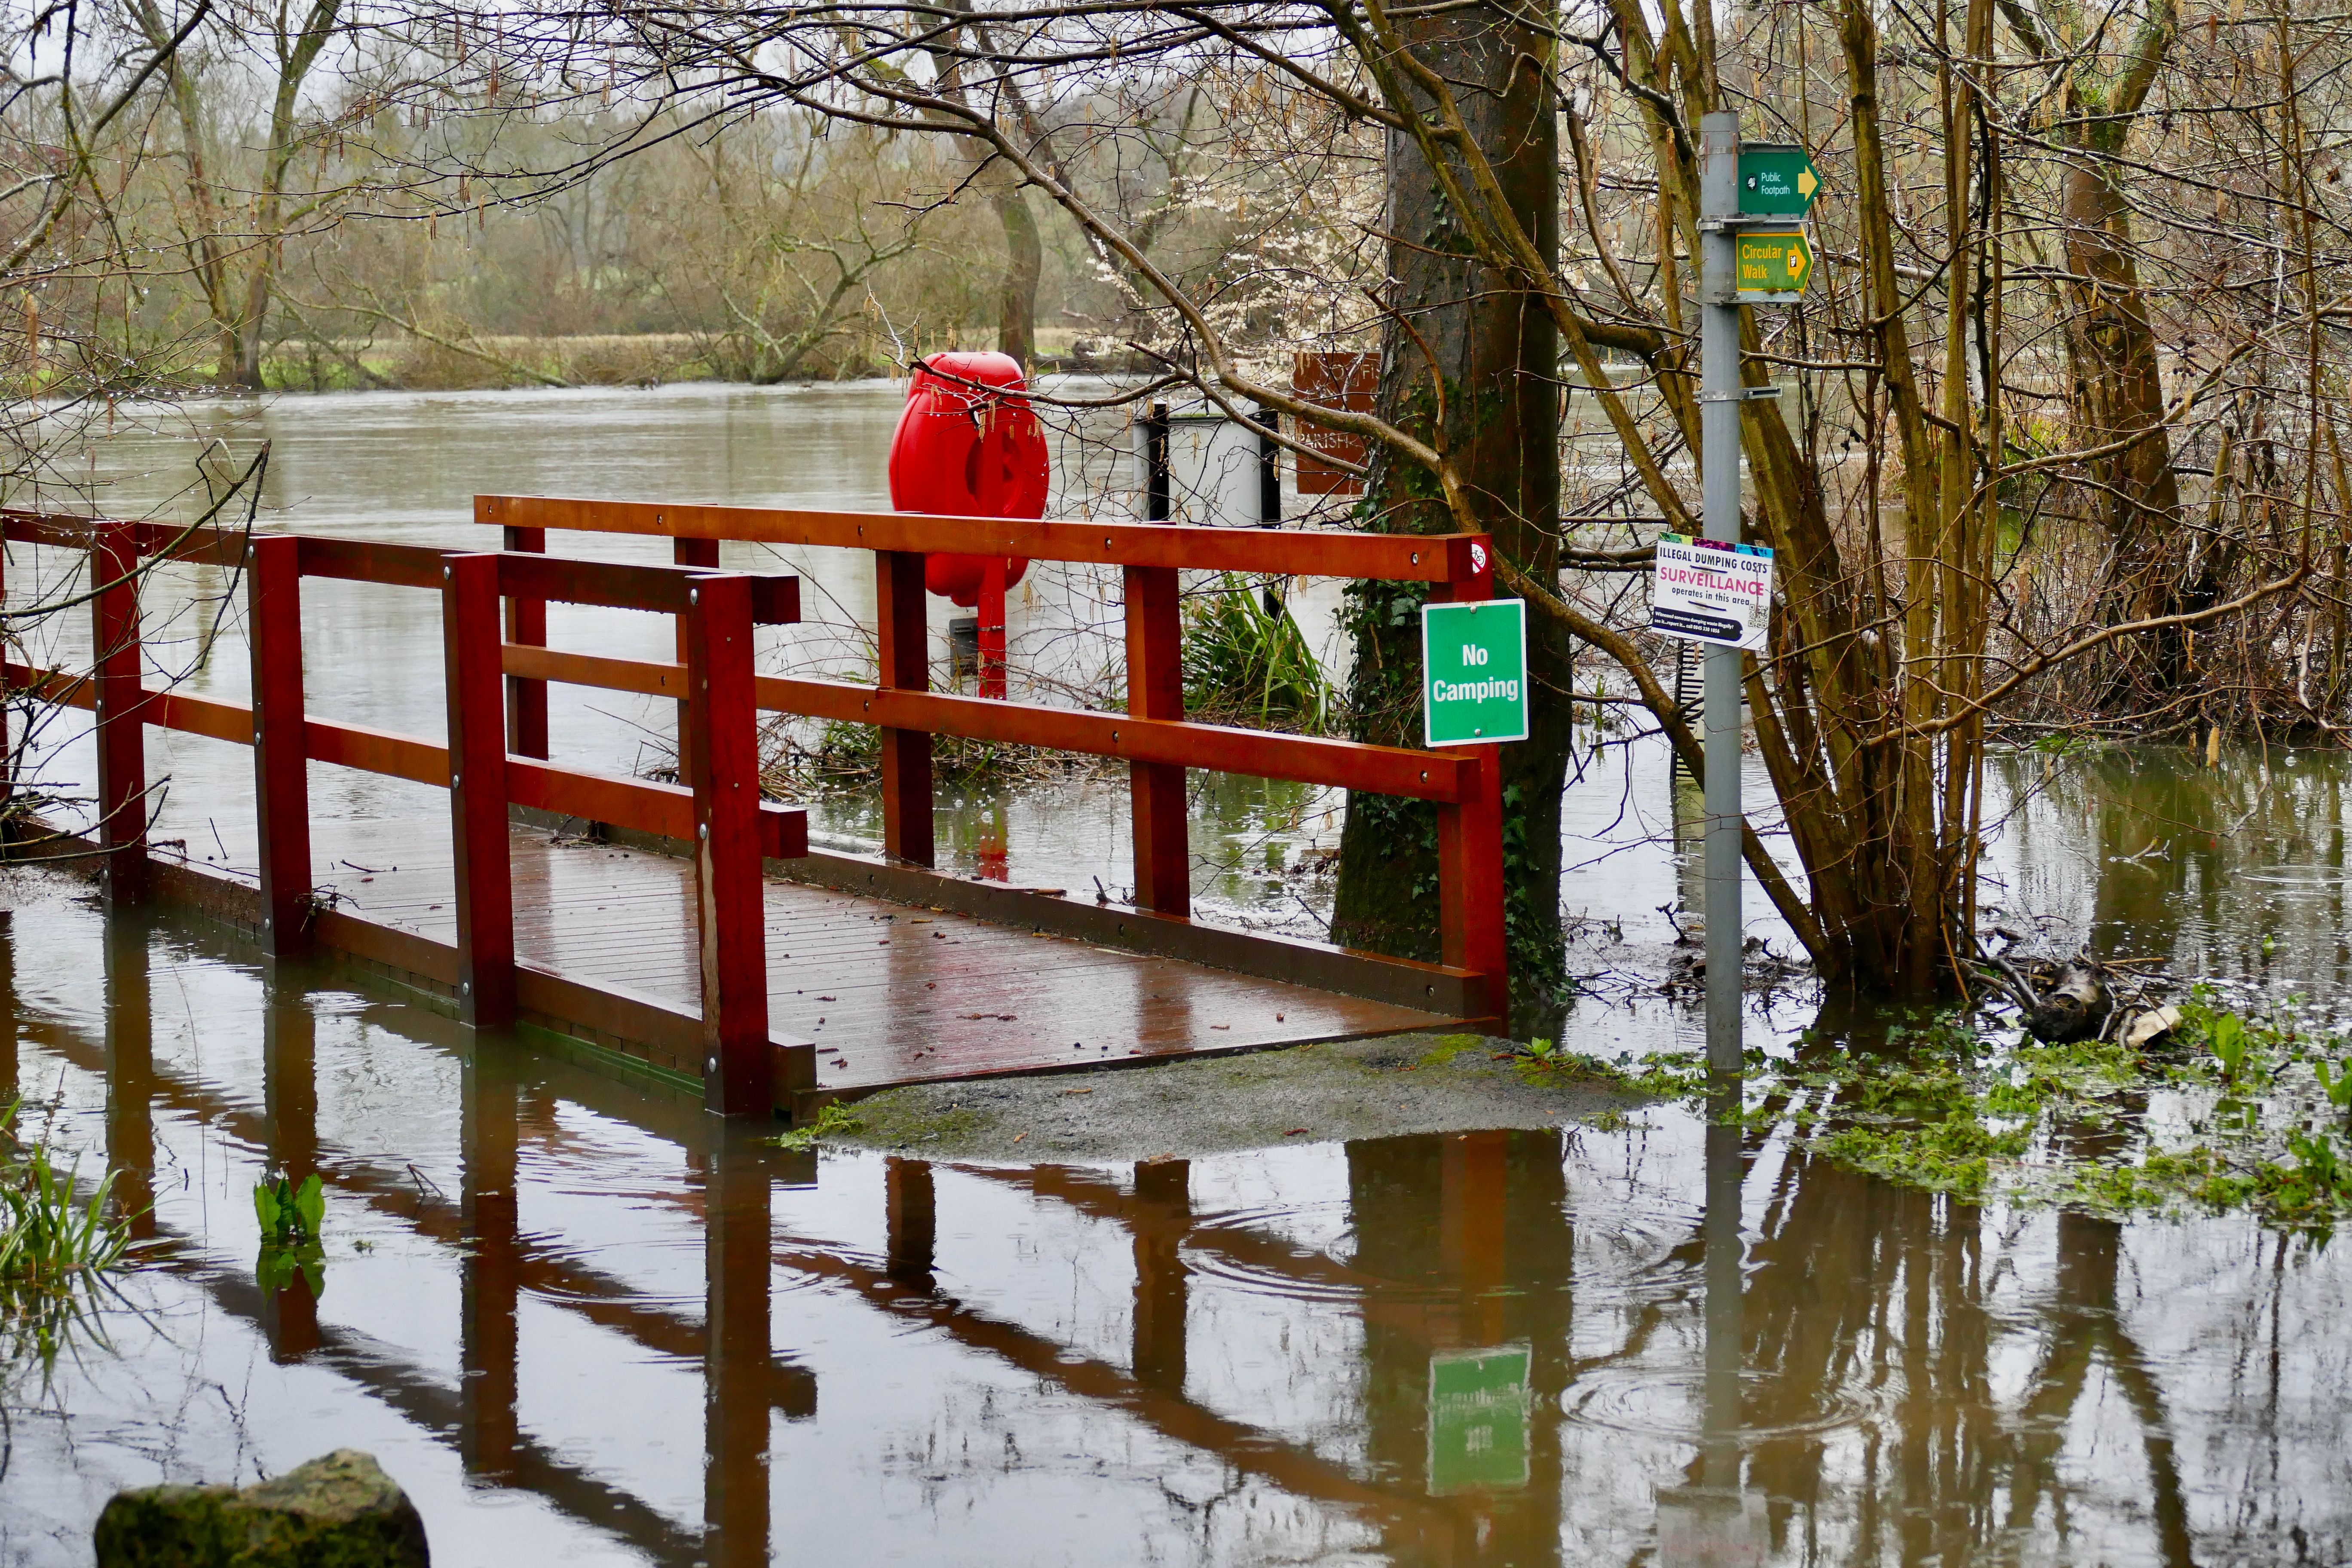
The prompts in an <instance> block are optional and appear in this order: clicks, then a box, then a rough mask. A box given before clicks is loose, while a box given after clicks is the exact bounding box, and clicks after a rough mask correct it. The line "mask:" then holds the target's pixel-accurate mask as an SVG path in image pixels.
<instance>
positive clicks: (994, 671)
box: [979, 555, 1004, 702]
mask: <svg viewBox="0 0 2352 1568" xmlns="http://www.w3.org/2000/svg"><path fill="white" fill-rule="evenodd" d="M979 608H980V615H979V621H980V626H979V631H980V694H981V695H982V697H986V698H991V699H993V700H996V701H998V702H1002V701H1003V700H1004V558H1003V556H1001V555H992V556H990V557H989V558H988V564H987V565H985V566H983V567H982V568H981V574H980V606H979Z"/></svg>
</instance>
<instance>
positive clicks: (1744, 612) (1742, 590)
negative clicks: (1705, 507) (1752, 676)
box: [1650, 533, 1772, 651]
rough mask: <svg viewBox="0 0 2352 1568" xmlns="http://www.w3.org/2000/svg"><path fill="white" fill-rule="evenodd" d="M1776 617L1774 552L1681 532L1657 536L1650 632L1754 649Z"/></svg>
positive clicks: (1762, 642) (1756, 546)
mask: <svg viewBox="0 0 2352 1568" xmlns="http://www.w3.org/2000/svg"><path fill="white" fill-rule="evenodd" d="M1771 614H1772V552H1771V551H1770V550H1769V549H1767V548H1766V547H1765V546H1763V545H1760V544H1722V543H1718V542H1716V541H1715V540H1712V539H1692V538H1690V537H1688V536H1687V535H1685V534H1680V533H1664V534H1660V535H1659V536H1658V558H1657V563H1656V564H1655V565H1654V567H1653V568H1652V569H1651V576H1650V629H1651V630H1652V631H1654V632H1657V633H1659V634H1661V635H1662V636H1664V637H1681V638H1683V639H1684V640H1685V641H1686V642H1706V643H1716V644H1719V645H1720V646H1722V647H1742V648H1747V649H1749V650H1750V651H1756V650H1760V649H1761V648H1762V647H1764V631H1765V627H1766V626H1768V625H1769V622H1770V616H1771Z"/></svg>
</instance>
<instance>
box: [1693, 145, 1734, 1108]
mask: <svg viewBox="0 0 2352 1568" xmlns="http://www.w3.org/2000/svg"><path fill="white" fill-rule="evenodd" d="M1699 127H1700V129H1699V136H1700V149H1699V175H1698V188H1699V217H1700V220H1701V222H1702V223H1703V224H1705V225H1706V227H1704V228H1703V229H1702V230H1701V232H1700V235H1699V263H1700V264H1699V300H1700V303H1699V410H1700V415H1699V436H1700V441H1701V446H1702V451H1701V468H1700V482H1701V488H1702V489H1703V490H1704V491H1705V496H1706V536H1707V537H1708V538H1709V539H1715V540H1721V541H1724V542H1728V543H1735V544H1736V543H1738V541H1739V401H1738V399H1739V395H1740V382H1739V306H1738V303H1737V302H1736V300H1737V294H1736V292H1735V283H1734V279H1733V276H1732V273H1733V268H1734V266H1735V262H1734V254H1735V249H1736V246H1737V241H1736V240H1735V238H1734V237H1733V230H1732V228H1731V227H1730V225H1731V224H1733V223H1735V222H1737V221H1738V216H1739V116H1738V115H1737V114H1710V115H1707V116H1706V117H1705V118H1704V119H1703V120H1701V121H1699ZM1739 658H1740V655H1739V650H1738V648H1730V647H1714V646H1712V645H1710V646H1709V647H1708V648H1707V650H1706V725H1705V730H1706V1060H1707V1066H1708V1068H1710V1069H1712V1070H1714V1071H1716V1072H1738V1070H1739V1067H1740V1061H1741V1055H1742V1045H1741V1040H1740V1032H1739V990H1740V978H1741V973H1742V970H1743V968H1744V966H1745V965H1744V960H1743V956H1742V953H1741V951H1740V936H1741V928H1740V917H1739V839H1740V821H1741V818H1740V811H1739V701H1740V695H1739Z"/></svg>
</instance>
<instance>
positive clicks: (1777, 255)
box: [1733, 228, 1813, 305]
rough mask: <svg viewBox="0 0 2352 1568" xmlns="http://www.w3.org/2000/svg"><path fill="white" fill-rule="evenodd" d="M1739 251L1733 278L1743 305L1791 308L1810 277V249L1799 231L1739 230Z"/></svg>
mask: <svg viewBox="0 0 2352 1568" xmlns="http://www.w3.org/2000/svg"><path fill="white" fill-rule="evenodd" d="M1738 251H1739V257H1738V268H1737V269H1736V270H1735V271H1734V273H1733V276H1734V277H1735V278H1736V279H1738V283H1737V285H1736V287H1737V288H1738V292H1739V301H1740V303H1741V304H1743V305H1758V304H1762V305H1772V304H1784V305H1793V304H1795V303H1796V302H1797V300H1798V299H1799V297H1801V295H1802V294H1803V293H1804V291H1805V280H1806V279H1809V278H1811V276H1812V275H1813V247H1812V245H1811V242H1810V241H1808V240H1807V239H1806V238H1805V236H1804V231H1803V230H1801V229H1794V228H1749V229H1742V230H1740V231H1739V235H1738Z"/></svg>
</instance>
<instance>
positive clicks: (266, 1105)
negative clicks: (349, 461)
mask: <svg viewBox="0 0 2352 1568" xmlns="http://www.w3.org/2000/svg"><path fill="white" fill-rule="evenodd" d="M280 537H281V538H282V539H283V541H284V542H286V543H288V544H293V543H295V542H296V541H295V540H294V539H293V538H292V537H291V536H280ZM259 542H261V541H258V540H257V541H256V543H259ZM269 542H271V543H276V542H278V540H277V539H273V540H271V541H269ZM318 1047H319V1024H318V1016H317V1015H316V1014H314V1013H312V1012H311V1011H310V997H309V996H308V995H307V994H304V992H303V990H302V988H301V987H300V986H299V984H294V983H293V982H292V980H291V979H290V978H289V972H288V971H286V970H282V969H281V970H278V971H277V972H276V973H271V974H269V975H268V976H267V977H266V978H264V980H263V981H262V1001H261V1084H262V1090H261V1092H262V1110H263V1121H264V1124H265V1126H266V1127H267V1129H268V1135H269V1163H270V1164H271V1165H273V1166H275V1167H276V1168H277V1171H278V1174H279V1175H281V1176H283V1177H285V1178H286V1179H287V1180H288V1181H289V1182H291V1183H293V1184H294V1185H296V1186H297V1187H299V1186H300V1185H301V1184H302V1183H303V1181H304V1180H305V1179H306V1178H308V1177H309V1176H310V1174H311V1173H314V1172H316V1171H317V1170H318V1168H319V1050H318ZM261 1330H262V1334H263V1336H264V1338H266V1339H267V1340H268V1342H269V1359H270V1360H271V1361H273V1362H276V1363H278V1365H280V1366H292V1365H295V1364H297V1363H300V1362H301V1361H302V1360H303V1359H304V1358H305V1357H307V1356H309V1355H310V1354H311V1353H312V1352H315V1351H317V1350H318V1349H319V1347H320V1343H321V1340H320V1334H319V1298H318V1297H317V1295H315V1294H314V1293H313V1292H312V1291H311V1289H310V1279H309V1278H308V1277H307V1276H305V1275H304V1274H303V1273H302V1271H301V1270H300V1269H299V1268H298V1269H296V1270H295V1271H294V1276H293V1278H292V1279H289V1280H287V1281H286V1282H285V1283H284V1284H282V1285H280V1286H279V1287H278V1289H274V1290H268V1289H266V1290H264V1291H263V1293H262V1298H261Z"/></svg>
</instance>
